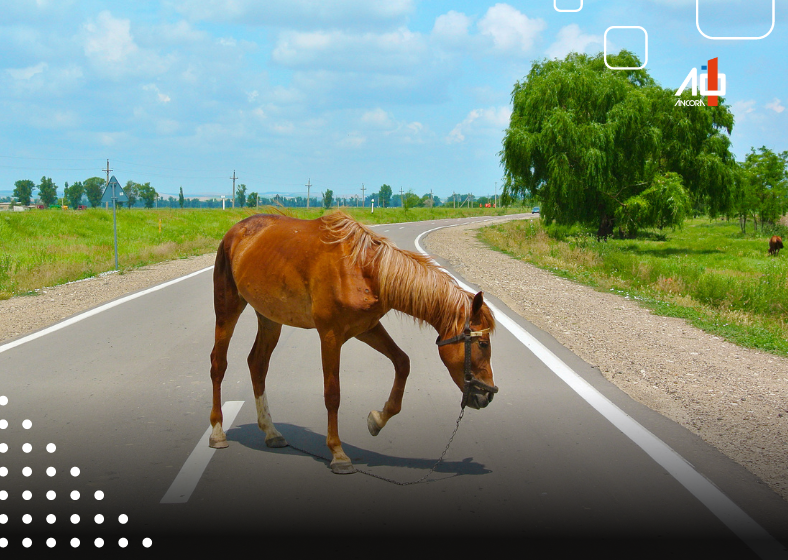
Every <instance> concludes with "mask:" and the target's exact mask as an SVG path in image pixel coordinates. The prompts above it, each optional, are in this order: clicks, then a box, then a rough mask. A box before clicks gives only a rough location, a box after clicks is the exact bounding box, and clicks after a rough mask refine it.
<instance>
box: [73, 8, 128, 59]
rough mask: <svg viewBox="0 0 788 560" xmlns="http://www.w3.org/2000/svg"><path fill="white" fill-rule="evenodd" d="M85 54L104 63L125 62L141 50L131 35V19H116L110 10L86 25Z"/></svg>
mask: <svg viewBox="0 0 788 560" xmlns="http://www.w3.org/2000/svg"><path fill="white" fill-rule="evenodd" d="M84 31H85V35H86V37H85V54H86V55H87V56H88V58H91V59H93V60H98V61H101V62H103V63H123V62H125V61H126V60H127V59H128V58H129V57H130V56H131V55H133V54H134V53H136V52H137V51H138V50H139V47H138V46H137V44H136V43H135V42H134V37H132V35H131V21H130V20H128V19H116V18H114V17H112V14H111V13H109V12H108V11H103V12H101V13H100V14H99V15H98V18H97V21H96V22H93V21H89V22H88V23H86V24H85V26H84Z"/></svg>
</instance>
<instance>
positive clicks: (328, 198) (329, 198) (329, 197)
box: [323, 189, 334, 209]
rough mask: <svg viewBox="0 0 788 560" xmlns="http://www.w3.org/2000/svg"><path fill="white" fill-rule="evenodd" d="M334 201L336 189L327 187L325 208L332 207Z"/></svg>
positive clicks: (324, 194)
mask: <svg viewBox="0 0 788 560" xmlns="http://www.w3.org/2000/svg"><path fill="white" fill-rule="evenodd" d="M333 202H334V191H332V190H331V189H327V190H326V192H324V193H323V208H326V209H328V208H331V204H332V203H333Z"/></svg>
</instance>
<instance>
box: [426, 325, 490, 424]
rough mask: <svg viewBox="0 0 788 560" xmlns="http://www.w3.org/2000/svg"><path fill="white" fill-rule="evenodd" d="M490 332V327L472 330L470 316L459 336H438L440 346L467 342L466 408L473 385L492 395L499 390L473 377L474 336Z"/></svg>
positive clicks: (463, 396)
mask: <svg viewBox="0 0 788 560" xmlns="http://www.w3.org/2000/svg"><path fill="white" fill-rule="evenodd" d="M488 332H490V329H489V328H487V329H482V330H480V331H472V330H471V320H470V317H469V318H468V319H466V320H465V327H464V328H463V329H462V333H460V334H458V335H457V336H453V337H451V338H447V339H446V340H441V337H440V335H438V338H437V339H436V340H435V344H437V345H438V346H445V345H446V344H454V343H456V342H464V343H465V372H464V374H465V380H464V381H465V386H464V387H463V391H462V403H461V406H462V408H463V409H465V405H466V404H467V403H468V397H470V394H471V388H472V387H476V388H478V389H482V390H485V391H487V392H489V393H490V394H491V395H492V394H495V393H497V392H498V387H495V386H491V385H487V384H486V383H484V382H483V381H479V380H478V379H476V378H475V377H473V373H472V372H471V343H472V342H473V339H474V338H477V337H480V336H482V335H483V334H485V333H488ZM490 400H492V396H490Z"/></svg>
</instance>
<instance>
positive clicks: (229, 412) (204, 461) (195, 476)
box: [159, 401, 244, 504]
mask: <svg viewBox="0 0 788 560" xmlns="http://www.w3.org/2000/svg"><path fill="white" fill-rule="evenodd" d="M243 404H244V401H227V402H226V403H224V406H222V417H223V420H224V421H223V422H222V424H223V425H224V426H225V427H226V429H229V428H230V427H231V426H232V425H233V422H234V421H235V417H236V416H238V411H240V410H241V406H242V405H243ZM209 437H211V427H210V426H208V429H207V430H205V433H204V434H203V435H202V437H201V438H200V441H198V442H197V446H196V447H195V448H194V450H193V451H192V452H191V454H190V455H189V457H188V458H187V459H186V462H185V463H184V464H183V466H182V467H181V470H180V471H179V472H178V476H176V477H175V480H173V481H172V484H171V485H170V489H169V490H167V493H166V494H164V497H163V498H162V499H161V502H159V503H162V504H184V503H186V502H188V501H189V498H190V497H191V495H192V492H194V489H195V488H196V487H197V483H198V482H200V478H202V473H203V472H205V469H206V467H207V466H208V463H210V462H211V458H212V457H213V454H214V452H215V451H216V449H214V448H212V447H208V438H209Z"/></svg>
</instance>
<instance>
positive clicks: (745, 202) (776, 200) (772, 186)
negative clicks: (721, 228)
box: [730, 146, 788, 233]
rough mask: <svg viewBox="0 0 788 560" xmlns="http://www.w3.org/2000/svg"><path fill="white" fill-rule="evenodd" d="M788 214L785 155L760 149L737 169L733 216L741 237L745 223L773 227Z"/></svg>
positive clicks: (787, 159) (787, 173) (786, 156)
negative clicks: (737, 223) (739, 228)
mask: <svg viewBox="0 0 788 560" xmlns="http://www.w3.org/2000/svg"><path fill="white" fill-rule="evenodd" d="M787 211H788V152H782V153H781V154H776V153H774V152H773V151H772V150H770V149H768V148H766V147H765V146H762V147H761V148H759V150H758V151H757V152H756V151H755V148H752V149H751V150H750V153H749V154H747V157H746V158H745V160H744V162H743V163H741V164H740V165H739V168H738V173H737V177H736V182H735V188H734V193H733V204H732V212H731V213H730V214H731V215H733V216H736V217H737V218H738V219H739V225H740V227H741V231H742V233H744V232H745V231H746V224H747V219H748V218H750V217H751V218H752V219H753V224H754V229H755V231H756V232H757V231H758V221H760V222H761V226H762V227H763V225H764V224H771V225H774V224H775V223H776V222H777V220H778V219H779V218H780V216H782V215H783V214H785V213H786V212H787Z"/></svg>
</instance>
